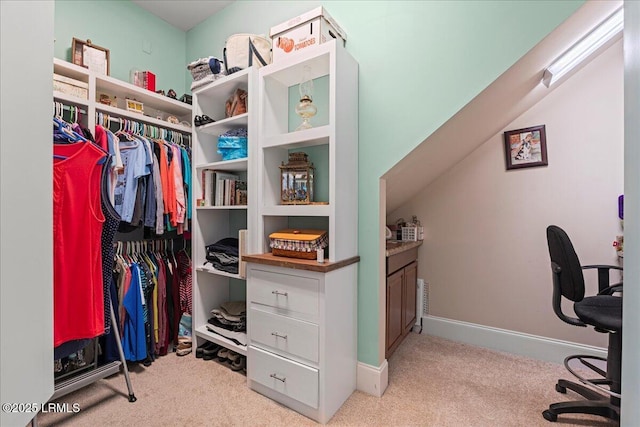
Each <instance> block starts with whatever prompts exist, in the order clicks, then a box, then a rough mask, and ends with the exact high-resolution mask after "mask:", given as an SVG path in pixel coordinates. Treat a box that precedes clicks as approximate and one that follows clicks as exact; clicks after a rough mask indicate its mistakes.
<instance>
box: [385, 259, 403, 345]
mask: <svg viewBox="0 0 640 427" xmlns="http://www.w3.org/2000/svg"><path fill="white" fill-rule="evenodd" d="M403 279H404V270H400V271H397V272H395V273H393V274H392V275H391V276H389V277H387V352H386V353H387V356H386V357H388V356H389V355H390V354H391V351H389V350H390V349H392V348H395V346H396V345H397V344H398V343H399V342H400V338H402V332H403V324H402V282H403Z"/></svg>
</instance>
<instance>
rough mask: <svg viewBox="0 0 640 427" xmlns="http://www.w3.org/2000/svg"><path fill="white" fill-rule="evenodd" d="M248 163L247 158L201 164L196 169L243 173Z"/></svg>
mask: <svg viewBox="0 0 640 427" xmlns="http://www.w3.org/2000/svg"><path fill="white" fill-rule="evenodd" d="M248 164H249V162H248V161H247V158H244V159H235V160H223V161H220V162H211V163H202V164H199V165H196V169H213V170H220V171H229V172H244V171H246V170H247V167H248Z"/></svg>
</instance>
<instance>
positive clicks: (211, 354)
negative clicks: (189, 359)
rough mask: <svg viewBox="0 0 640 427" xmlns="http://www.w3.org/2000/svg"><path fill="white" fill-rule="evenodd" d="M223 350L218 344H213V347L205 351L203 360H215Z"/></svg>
mask: <svg viewBox="0 0 640 427" xmlns="http://www.w3.org/2000/svg"><path fill="white" fill-rule="evenodd" d="M221 348H222V347H220V346H219V345H218V344H213V347H211V348H208V349H205V350H203V352H202V358H203V359H204V360H211V359H215V358H216V355H217V354H218V351H220V349H221Z"/></svg>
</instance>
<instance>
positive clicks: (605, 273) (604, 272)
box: [582, 265, 622, 293]
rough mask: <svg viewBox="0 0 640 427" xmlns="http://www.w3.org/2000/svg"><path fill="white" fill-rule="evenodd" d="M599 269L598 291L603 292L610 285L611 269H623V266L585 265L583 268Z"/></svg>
mask: <svg viewBox="0 0 640 427" xmlns="http://www.w3.org/2000/svg"><path fill="white" fill-rule="evenodd" d="M593 268H597V269H598V293H600V292H603V291H604V290H606V289H607V288H608V287H609V271H610V270H622V267H620V266H617V265H583V266H582V269H583V270H589V269H593Z"/></svg>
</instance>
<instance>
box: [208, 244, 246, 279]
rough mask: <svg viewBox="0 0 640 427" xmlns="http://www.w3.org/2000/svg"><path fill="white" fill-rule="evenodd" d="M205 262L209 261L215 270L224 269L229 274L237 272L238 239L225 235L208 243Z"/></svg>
mask: <svg viewBox="0 0 640 427" xmlns="http://www.w3.org/2000/svg"><path fill="white" fill-rule="evenodd" d="M205 249H206V250H207V255H206V258H207V261H206V262H205V265H206V264H207V262H209V263H211V265H213V267H214V268H215V269H216V270H220V271H226V272H227V273H231V274H238V262H239V261H240V258H239V257H238V239H236V238H235V237H227V238H225V239H222V240H218V241H217V242H216V243H214V244H213V245H208V246H207V247H206V248H205Z"/></svg>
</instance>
